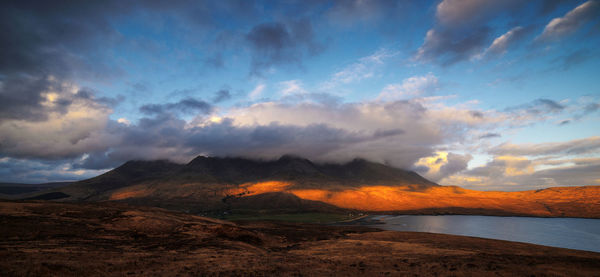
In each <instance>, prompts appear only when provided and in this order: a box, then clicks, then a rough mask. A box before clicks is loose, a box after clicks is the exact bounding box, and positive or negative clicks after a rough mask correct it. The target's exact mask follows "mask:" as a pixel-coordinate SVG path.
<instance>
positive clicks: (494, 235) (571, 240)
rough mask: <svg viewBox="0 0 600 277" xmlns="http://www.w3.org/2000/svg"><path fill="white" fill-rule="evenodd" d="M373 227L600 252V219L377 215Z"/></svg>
mask: <svg viewBox="0 0 600 277" xmlns="http://www.w3.org/2000/svg"><path fill="white" fill-rule="evenodd" d="M374 219H377V220H380V221H382V222H383V224H381V225H375V226H374V227H377V228H381V229H385V230H394V231H415V232H430V233H442V234H452V235H462V236H472V237H480V238H491V239H500V240H510V241H519V242H527V243H534V244H541V245H547V246H554V247H562V248H570V249H579V250H588V251H595V252H600V219H585V218H538V217H499V216H473V215H443V216H434V215H431V216H429V215H402V216H389V215H381V216H375V217H374Z"/></svg>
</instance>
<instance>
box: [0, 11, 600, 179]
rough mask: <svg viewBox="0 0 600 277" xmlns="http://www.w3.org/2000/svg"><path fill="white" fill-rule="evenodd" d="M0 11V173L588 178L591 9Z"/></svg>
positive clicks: (591, 158)
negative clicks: (312, 172)
mask: <svg viewBox="0 0 600 277" xmlns="http://www.w3.org/2000/svg"><path fill="white" fill-rule="evenodd" d="M0 15H1V17H0V27H2V29H3V30H4V32H2V33H1V34H0V48H1V49H2V51H0V181H17V182H18V181H24V182H44V181H55V180H72V179H81V178H84V177H89V176H92V175H95V174H98V173H101V172H103V171H104V170H107V169H110V168H112V167H115V166H118V165H119V164H120V163H122V162H124V161H127V160H131V159H171V160H174V161H178V162H187V161H189V160H190V159H191V158H193V157H195V156H197V155H200V154H204V155H217V156H246V157H261V158H275V157H279V156H280V155H283V154H297V155H300V156H304V157H307V158H310V159H313V160H316V161H347V160H350V159H353V158H356V157H362V158H366V159H370V160H373V161H377V162H382V163H386V164H389V165H393V166H397V167H402V168H406V169H414V170H417V171H418V172H420V173H422V174H424V175H425V176H427V177H428V178H431V179H433V180H436V181H439V182H440V183H442V184H453V185H464V186H468V187H471V188H488V187H489V188H491V187H494V188H498V189H502V188H503V186H505V187H507V188H510V189H513V188H520V187H536V186H537V187H540V186H548V185H571V184H575V183H577V184H596V183H597V182H598V181H597V180H600V176H598V174H597V172H598V171H593V170H594V169H595V168H596V167H595V166H596V162H597V161H596V159H597V157H598V152H597V147H595V146H594V143H595V139H596V138H597V137H598V135H600V134H598V132H597V130H596V129H597V128H594V127H595V126H596V125H597V122H598V116H599V115H598V111H599V110H600V109H599V107H600V104H599V103H600V99H598V95H599V94H600V91H598V88H599V87H600V86H598V80H597V78H596V77H595V76H596V75H597V73H598V68H597V66H595V65H596V64H597V63H598V59H600V52H598V50H596V48H597V47H596V46H597V45H598V42H599V40H600V38H599V33H598V32H597V30H598V26H599V25H598V24H600V23H599V22H598V16H597V15H598V1H597V0H590V1H573V2H570V1H565V2H559V1H527V2H523V1H480V0H443V1H385V0H383V1H361V0H350V1H285V2H281V1H221V2H218V1H189V0H176V1H169V2H165V1H154V0H153V1H125V2H124V1H83V2H77V1H55V2H41V1H5V2H2V3H1V4H0ZM574 145H576V146H574ZM571 146H572V147H571ZM559 173H560V174H562V175H559ZM576 173H577V174H576ZM561 176H565V177H561ZM492 177H493V178H492Z"/></svg>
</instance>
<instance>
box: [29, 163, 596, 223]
mask: <svg viewBox="0 0 600 277" xmlns="http://www.w3.org/2000/svg"><path fill="white" fill-rule="evenodd" d="M29 199H51V200H60V201H118V202H126V203H130V204H136V205H147V206H155V207H162V208H168V209H173V210H183V211H187V212H192V213H222V212H224V211H228V212H242V211H248V210H256V211H265V210H266V211H271V212H272V211H279V212H282V211H284V212H336V213H339V212H344V211H345V210H361V211H370V212H378V213H382V212H391V213H410V214H485V215H531V216H550V217H557V216H558V217H591V218H600V186H588V187H564V188H550V189H545V190H538V191H523V192H482V191H474V190H466V189H462V188H460V187H448V186H439V185H437V184H435V183H433V182H430V181H428V180H426V179H425V178H423V177H421V176H419V175H418V174H416V173H415V172H411V171H406V170H401V169H397V168H392V167H389V166H386V165H383V164H377V163H373V162H369V161H365V160H360V159H355V160H353V161H351V162H348V163H345V164H315V163H313V162H311V161H309V160H306V159H302V158H299V157H293V156H283V157H281V158H280V159H278V160H273V161H260V160H251V159H244V158H212V157H203V156H200V157H198V158H196V159H194V160H192V161H191V162H190V163H188V164H185V165H181V164H174V163H171V162H167V161H131V162H127V163H125V164H124V165H122V166H120V167H118V168H116V169H114V170H112V171H109V172H107V173H105V174H103V175H100V176H97V177H95V178H91V179H88V180H84V181H80V182H77V183H73V184H71V185H69V186H66V187H63V188H59V189H55V190H51V191H47V192H45V193H44V194H38V195H34V196H33V197H30V198H29Z"/></svg>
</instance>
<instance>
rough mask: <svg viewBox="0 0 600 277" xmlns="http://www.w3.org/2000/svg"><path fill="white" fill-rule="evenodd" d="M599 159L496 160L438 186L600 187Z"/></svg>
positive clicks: (480, 188) (505, 188)
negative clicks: (599, 185)
mask: <svg viewBox="0 0 600 277" xmlns="http://www.w3.org/2000/svg"><path fill="white" fill-rule="evenodd" d="M598 172H600V159H598V158H583V159H581V158H580V159H569V160H531V159H528V158H525V157H519V156H498V157H495V158H494V159H493V160H492V161H491V162H489V163H487V164H486V165H484V166H481V167H476V168H473V169H471V170H466V171H463V172H461V173H460V174H457V175H453V176H450V177H448V178H446V179H444V180H443V181H442V182H441V183H442V184H444V185H459V184H460V185H461V186H462V187H466V188H471V189H479V190H482V189H483V190H533V189H540V188H546V187H550V186H554V187H556V186H581V185H598V184H600V174H599V173H598Z"/></svg>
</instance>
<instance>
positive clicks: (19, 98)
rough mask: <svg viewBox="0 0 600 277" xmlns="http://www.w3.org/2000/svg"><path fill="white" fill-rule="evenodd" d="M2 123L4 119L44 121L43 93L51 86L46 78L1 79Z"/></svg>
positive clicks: (15, 77) (0, 116)
mask: <svg viewBox="0 0 600 277" xmlns="http://www.w3.org/2000/svg"><path fill="white" fill-rule="evenodd" d="M0 81H1V83H0V121H2V120H3V119H25V120H33V121H37V120H44V119H46V116H47V115H46V112H45V111H44V110H43V109H42V107H41V103H42V101H44V98H43V97H42V92H43V91H45V90H46V89H47V88H48V87H49V86H50V81H48V80H47V79H46V78H35V77H27V76H11V77H8V78H0Z"/></svg>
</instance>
